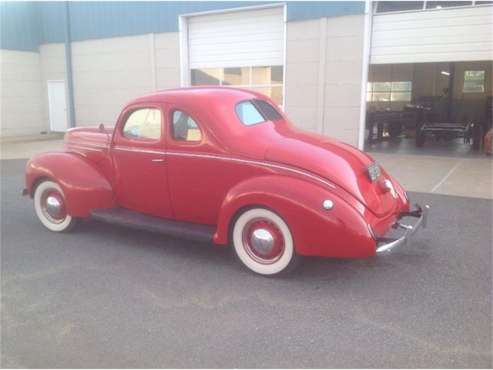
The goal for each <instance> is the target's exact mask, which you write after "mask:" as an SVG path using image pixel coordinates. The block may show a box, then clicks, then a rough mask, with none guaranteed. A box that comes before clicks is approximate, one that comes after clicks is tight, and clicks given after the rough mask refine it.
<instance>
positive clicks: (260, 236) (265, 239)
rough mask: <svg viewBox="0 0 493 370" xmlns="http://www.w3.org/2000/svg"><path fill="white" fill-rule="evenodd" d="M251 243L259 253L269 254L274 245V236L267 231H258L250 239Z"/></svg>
mask: <svg viewBox="0 0 493 370" xmlns="http://www.w3.org/2000/svg"><path fill="white" fill-rule="evenodd" d="M250 243H251V245H252V247H253V249H254V250H255V251H257V252H258V253H260V254H268V253H269V252H270V251H271V250H272V247H273V245H274V236H273V235H272V234H271V233H270V232H269V230H267V229H256V230H255V231H254V232H253V233H252V236H251V237H250Z"/></svg>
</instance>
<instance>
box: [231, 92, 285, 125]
mask: <svg viewBox="0 0 493 370" xmlns="http://www.w3.org/2000/svg"><path fill="white" fill-rule="evenodd" d="M236 114H237V115H238V118H239V119H240V121H241V123H243V124H244V125H245V126H251V125H256V124H257V123H262V122H265V121H277V120H280V119H282V116H281V115H280V114H279V112H278V111H277V110H276V109H275V108H274V107H273V106H272V105H270V104H269V103H268V102H266V101H265V100H260V99H255V100H247V101H242V102H240V103H238V104H237V105H236Z"/></svg>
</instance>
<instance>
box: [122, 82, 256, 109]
mask: <svg viewBox="0 0 493 370" xmlns="http://www.w3.org/2000/svg"><path fill="white" fill-rule="evenodd" d="M258 98H260V99H265V97H264V96H263V95H262V94H259V93H257V92H255V91H252V90H247V89H241V88H234V87H224V86H221V87H219V86H217V87H216V86H196V87H186V88H179V89H167V90H159V91H156V92H154V93H151V94H147V95H144V96H141V97H139V98H137V99H134V100H132V101H131V102H129V105H130V104H138V103H145V102H166V103H181V104H186V105H187V103H188V102H190V103H193V104H200V103H204V104H208V105H210V104H215V103H224V102H225V101H229V102H234V101H241V100H250V99H258Z"/></svg>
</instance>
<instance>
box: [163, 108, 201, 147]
mask: <svg viewBox="0 0 493 370" xmlns="http://www.w3.org/2000/svg"><path fill="white" fill-rule="evenodd" d="M172 118H173V126H172V129H171V131H172V133H171V134H172V135H173V139H175V140H177V141H189V142H196V141H201V140H202V132H201V131H200V128H199V126H198V125H197V123H196V122H195V121H194V120H193V118H192V117H190V116H189V115H188V114H186V113H185V112H182V111H181V110H175V111H174V112H173V117H172Z"/></svg>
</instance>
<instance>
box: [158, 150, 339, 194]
mask: <svg viewBox="0 0 493 370" xmlns="http://www.w3.org/2000/svg"><path fill="white" fill-rule="evenodd" d="M166 154H168V155H172V156H173V155H174V156H182V157H195V158H207V159H217V160H221V161H229V162H237V163H244V164H251V165H254V166H262V167H270V168H275V169H279V170H285V171H289V172H293V173H296V174H298V175H302V176H306V177H309V178H311V179H313V180H316V181H319V182H321V183H323V184H325V185H327V186H329V187H331V188H333V189H335V188H336V186H335V185H334V184H333V183H331V182H328V181H326V180H324V179H323V178H321V177H318V176H316V175H312V174H311V173H309V172H306V171H303V170H298V169H296V168H292V167H288V166H284V165H280V164H275V163H271V162H260V161H255V160H250V159H241V158H233V157H223V156H217V155H213V154H196V153H184V152H173V151H169V152H166Z"/></svg>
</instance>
